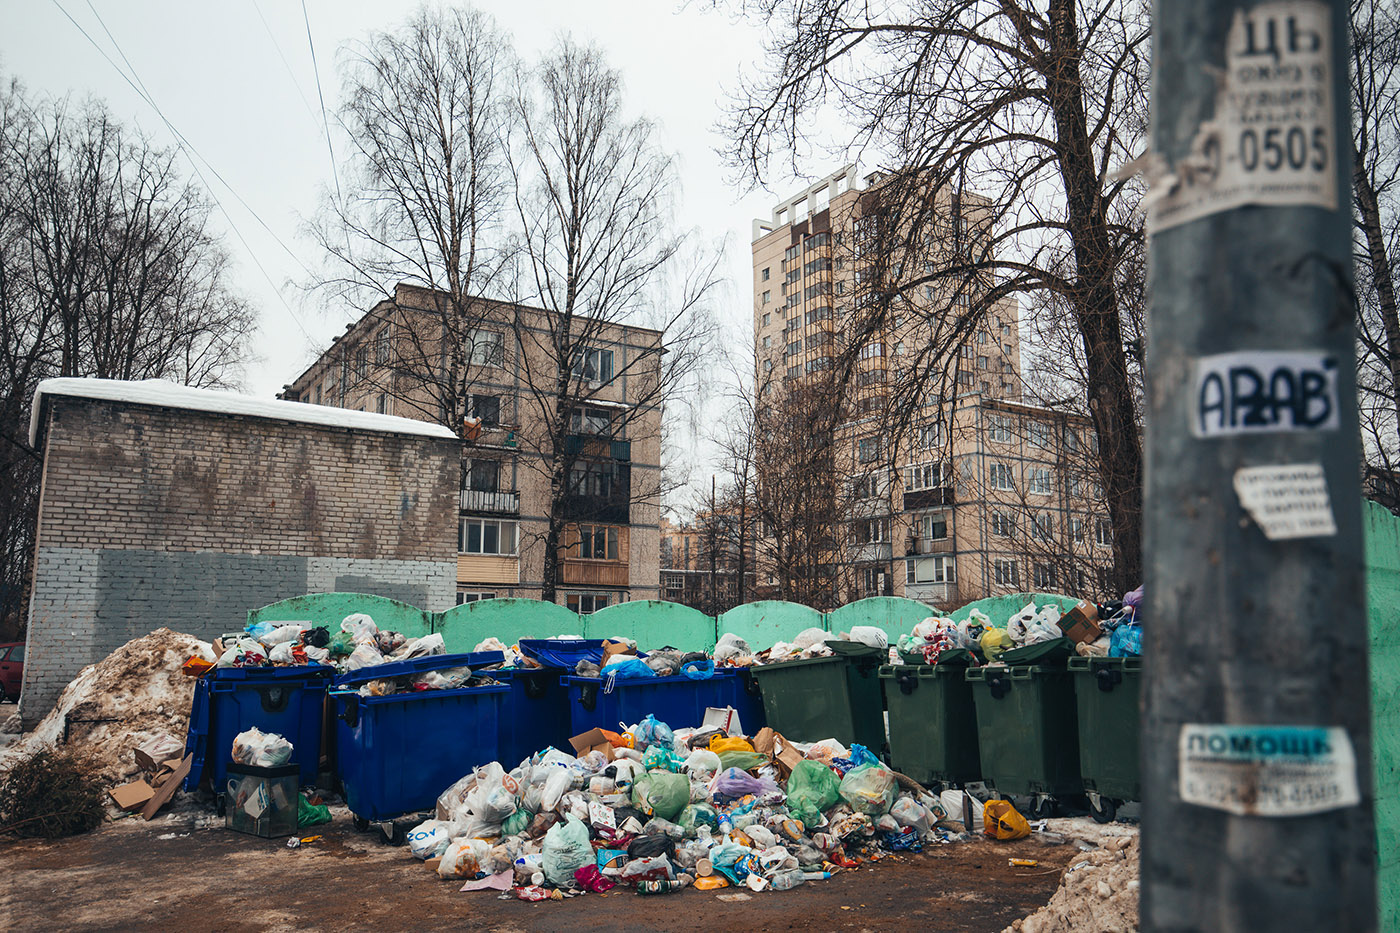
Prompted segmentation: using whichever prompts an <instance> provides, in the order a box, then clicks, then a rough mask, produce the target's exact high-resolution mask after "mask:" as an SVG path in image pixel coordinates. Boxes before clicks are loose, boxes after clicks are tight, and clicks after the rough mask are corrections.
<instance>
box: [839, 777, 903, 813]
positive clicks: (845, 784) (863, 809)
mask: <svg viewBox="0 0 1400 933" xmlns="http://www.w3.org/2000/svg"><path fill="white" fill-rule="evenodd" d="M841 799H842V800H844V801H846V803H848V804H850V805H851V809H852V810H855V811H856V812H857V813H865V814H869V815H870V816H879V815H880V814H882V813H888V812H889V811H890V806H891V804H893V803H894V772H893V771H890V770H889V769H888V768H886V767H884V766H882V765H861V766H860V767H858V768H852V769H851V770H850V771H847V772H846V776H845V777H844V778H842V779H841Z"/></svg>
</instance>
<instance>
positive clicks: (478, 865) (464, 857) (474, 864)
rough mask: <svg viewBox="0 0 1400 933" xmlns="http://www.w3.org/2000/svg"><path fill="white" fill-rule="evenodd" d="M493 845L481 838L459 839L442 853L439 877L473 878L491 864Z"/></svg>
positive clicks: (438, 871) (438, 870)
mask: <svg viewBox="0 0 1400 933" xmlns="http://www.w3.org/2000/svg"><path fill="white" fill-rule="evenodd" d="M490 857H491V845H490V844H489V843H487V842H485V841H483V840H481V839H458V840H457V841H456V842H454V843H452V844H451V845H449V846H448V847H447V849H446V850H445V851H444V852H443V853H442V861H441V862H440V863H438V869H437V873H438V877H439V878H472V877H474V876H475V875H476V873H477V872H479V871H481V870H482V865H483V863H485V864H487V865H489V864H490Z"/></svg>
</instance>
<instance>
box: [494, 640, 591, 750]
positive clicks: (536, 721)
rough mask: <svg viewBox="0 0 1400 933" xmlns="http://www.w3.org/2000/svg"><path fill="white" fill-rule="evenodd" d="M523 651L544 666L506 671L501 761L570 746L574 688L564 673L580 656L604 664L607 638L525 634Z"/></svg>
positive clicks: (569, 672)
mask: <svg viewBox="0 0 1400 933" xmlns="http://www.w3.org/2000/svg"><path fill="white" fill-rule="evenodd" d="M516 647H518V648H519V649H520V653H521V654H523V655H524V656H525V657H527V658H529V659H530V660H532V661H535V662H536V663H538V664H541V665H543V666H542V667H517V668H511V669H508V670H503V671H501V672H500V675H501V676H500V679H501V680H503V681H507V682H508V683H509V684H510V696H508V697H507V698H506V701H505V712H504V713H503V715H502V716H501V764H503V765H505V766H506V767H507V768H513V767H515V766H516V765H517V764H519V763H520V762H521V761H523V760H525V759H526V758H528V757H530V756H531V755H533V754H535V752H538V751H540V750H542V749H544V748H547V747H549V746H553V747H554V748H558V749H562V750H564V751H568V750H569V737H570V736H571V735H574V734H576V733H572V732H570V731H569V691H568V689H567V688H565V686H564V685H563V684H562V683H560V678H561V677H564V676H567V675H569V674H572V673H573V672H574V668H575V667H576V666H577V665H578V662H579V661H592V662H593V663H594V664H600V663H602V660H603V643H602V641H601V640H598V639H593V640H587V639H583V638H522V639H520V641H519V642H517V643H516Z"/></svg>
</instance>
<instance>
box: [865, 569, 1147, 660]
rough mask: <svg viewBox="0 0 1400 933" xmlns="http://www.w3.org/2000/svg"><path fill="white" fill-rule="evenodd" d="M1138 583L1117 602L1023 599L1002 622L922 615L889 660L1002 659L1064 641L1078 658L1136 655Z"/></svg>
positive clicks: (977, 613) (972, 615) (981, 616)
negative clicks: (1066, 605) (957, 655)
mask: <svg viewBox="0 0 1400 933" xmlns="http://www.w3.org/2000/svg"><path fill="white" fill-rule="evenodd" d="M1141 607H1142V587H1138V588H1137V589H1135V590H1133V591H1132V592H1131V593H1127V594H1125V595H1124V597H1123V599H1122V600H1115V601H1113V602H1109V603H1104V604H1099V605H1096V604H1094V603H1091V602H1089V601H1087V600H1080V601H1079V602H1078V603H1077V604H1076V605H1075V606H1073V607H1072V608H1070V609H1069V610H1068V611H1066V612H1062V611H1061V609H1060V607H1059V606H1058V605H1057V604H1055V603H1050V602H1047V603H1045V604H1044V605H1042V606H1039V607H1037V606H1036V605H1035V601H1034V600H1032V601H1031V602H1028V603H1027V604H1026V605H1025V606H1024V607H1022V608H1021V609H1020V610H1018V611H1017V612H1015V613H1014V614H1012V616H1011V617H1010V618H1009V619H1007V620H1006V621H1005V622H1004V623H1002V624H1001V625H997V624H995V623H994V622H993V621H992V619H991V618H989V617H988V616H987V614H986V613H984V612H982V611H981V610H980V609H975V608H974V609H972V610H971V611H970V612H969V613H968V617H967V618H966V619H964V620H963V621H961V622H954V621H953V620H952V619H946V618H941V617H938V616H934V617H930V618H927V619H924V620H923V621H922V622H920V623H918V624H917V625H915V626H914V630H913V631H912V632H911V633H910V634H908V635H901V636H900V637H899V639H898V640H897V641H896V643H895V645H894V649H893V652H892V654H894V655H895V657H893V658H892V661H893V662H894V663H900V662H903V663H905V664H937V663H939V661H940V660H943V659H945V658H948V657H949V656H950V655H949V652H953V651H964V652H967V655H970V657H968V656H964V660H965V661H966V662H967V663H972V664H997V663H1004V662H1003V661H1002V655H1004V654H1005V653H1006V652H1007V651H1010V650H1012V649H1016V648H1027V647H1030V646H1031V645H1038V644H1044V643H1047V642H1052V641H1057V640H1059V639H1067V640H1068V641H1069V642H1071V643H1072V645H1073V650H1074V652H1075V653H1076V654H1079V655H1080V656H1083V657H1100V658H1101V657H1112V658H1121V657H1136V656H1137V655H1140V654H1141V653H1142V618H1141Z"/></svg>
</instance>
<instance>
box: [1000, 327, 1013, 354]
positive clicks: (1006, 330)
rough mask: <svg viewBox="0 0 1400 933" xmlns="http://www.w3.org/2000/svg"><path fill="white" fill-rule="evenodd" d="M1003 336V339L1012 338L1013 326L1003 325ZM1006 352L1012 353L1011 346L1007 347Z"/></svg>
mask: <svg viewBox="0 0 1400 933" xmlns="http://www.w3.org/2000/svg"><path fill="white" fill-rule="evenodd" d="M1001 335H1002V336H1003V337H1010V336H1011V325H1010V324H1003V325H1001ZM1006 352H1008V353H1010V352H1011V347H1010V344H1008V345H1007V350H1006Z"/></svg>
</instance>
